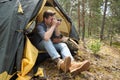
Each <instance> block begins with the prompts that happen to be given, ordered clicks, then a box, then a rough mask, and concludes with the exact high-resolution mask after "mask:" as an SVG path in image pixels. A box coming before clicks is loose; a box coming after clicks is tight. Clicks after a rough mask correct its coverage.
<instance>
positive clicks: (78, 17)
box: [78, 0, 80, 36]
mask: <svg viewBox="0 0 120 80" xmlns="http://www.w3.org/2000/svg"><path fill="white" fill-rule="evenodd" d="M78 33H79V36H80V1H79V0H78Z"/></svg>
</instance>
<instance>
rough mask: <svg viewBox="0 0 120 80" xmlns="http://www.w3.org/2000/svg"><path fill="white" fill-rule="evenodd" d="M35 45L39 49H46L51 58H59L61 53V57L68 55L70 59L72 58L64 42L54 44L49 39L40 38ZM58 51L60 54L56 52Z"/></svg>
mask: <svg viewBox="0 0 120 80" xmlns="http://www.w3.org/2000/svg"><path fill="white" fill-rule="evenodd" d="M36 47H37V48H38V49H39V50H46V51H47V52H48V54H49V55H50V57H51V58H52V59H56V58H59V57H60V54H61V57H62V58H63V59H64V58H65V57H68V56H70V57H71V60H74V58H73V56H72V55H71V52H70V50H69V48H68V46H67V45H66V44H65V43H62V42H61V43H56V44H54V43H53V42H52V41H51V40H48V41H45V40H42V41H41V42H40V43H39V44H38V45H37V46H36ZM58 51H59V52H60V54H59V53H58Z"/></svg>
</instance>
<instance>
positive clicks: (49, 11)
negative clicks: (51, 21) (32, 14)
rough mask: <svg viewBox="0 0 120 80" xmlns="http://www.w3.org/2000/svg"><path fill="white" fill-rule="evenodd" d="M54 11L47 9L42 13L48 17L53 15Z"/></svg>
mask: <svg viewBox="0 0 120 80" xmlns="http://www.w3.org/2000/svg"><path fill="white" fill-rule="evenodd" d="M55 14H56V13H55V12H54V11H52V10H47V11H45V12H44V13H43V18H48V17H49V16H53V15H55Z"/></svg>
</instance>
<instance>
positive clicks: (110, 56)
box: [33, 44, 120, 80]
mask: <svg viewBox="0 0 120 80" xmlns="http://www.w3.org/2000/svg"><path fill="white" fill-rule="evenodd" d="M80 47H81V49H80V50H79V51H78V52H77V55H75V56H74V57H75V59H76V60H77V61H84V60H89V61H90V67H89V69H88V70H87V71H84V72H81V73H79V74H70V73H64V72H61V71H59V70H58V69H57V66H56V65H55V64H54V62H53V61H52V60H51V59H47V60H45V61H44V62H42V63H41V64H40V66H42V67H43V68H44V71H45V74H46V77H47V80H120V47H119V48H118V47H113V46H112V47H111V46H109V45H107V44H103V45H102V46H101V48H100V51H99V52H97V53H96V54H93V53H92V52H91V51H89V50H87V49H85V48H83V47H82V46H81V45H80ZM33 80H40V79H33Z"/></svg>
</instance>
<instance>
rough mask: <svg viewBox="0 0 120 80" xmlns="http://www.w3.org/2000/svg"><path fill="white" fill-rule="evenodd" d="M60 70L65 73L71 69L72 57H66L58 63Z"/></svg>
mask: <svg viewBox="0 0 120 80" xmlns="http://www.w3.org/2000/svg"><path fill="white" fill-rule="evenodd" d="M57 66H58V69H61V70H62V71H64V72H65V73H66V72H68V71H69V67H70V66H71V58H70V57H66V58H65V59H64V60H62V59H60V60H59V61H58V64H57Z"/></svg>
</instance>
